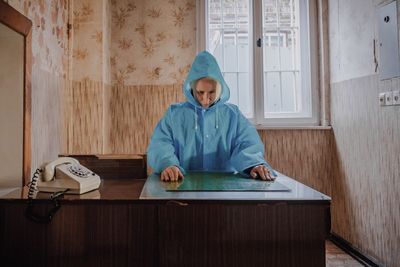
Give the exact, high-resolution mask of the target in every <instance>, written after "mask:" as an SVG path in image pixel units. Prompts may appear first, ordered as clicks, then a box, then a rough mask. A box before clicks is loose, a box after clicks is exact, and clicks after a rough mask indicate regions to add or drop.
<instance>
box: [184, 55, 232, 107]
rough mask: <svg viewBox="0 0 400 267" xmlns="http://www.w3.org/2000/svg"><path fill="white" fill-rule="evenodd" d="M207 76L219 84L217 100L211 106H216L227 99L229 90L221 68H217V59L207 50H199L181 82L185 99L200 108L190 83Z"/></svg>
mask: <svg viewBox="0 0 400 267" xmlns="http://www.w3.org/2000/svg"><path fill="white" fill-rule="evenodd" d="M204 77H209V78H212V79H213V80H215V81H217V82H218V83H219V84H220V86H221V95H220V97H219V100H216V103H215V104H214V105H213V106H212V107H214V106H218V105H221V104H223V103H225V102H226V101H228V100H229V96H230V91H229V87H228V85H227V84H226V82H225V80H224V77H223V76H222V73H221V70H220V69H219V66H218V63H217V60H216V59H215V58H214V56H213V55H211V54H210V53H209V52H207V51H203V52H200V53H199V54H198V55H197V56H196V58H195V59H194V61H193V64H192V67H191V69H190V71H189V74H188V76H187V77H186V80H185V83H184V84H183V93H184V94H185V96H186V99H187V101H188V102H189V103H191V104H192V105H193V106H195V107H198V108H202V107H201V105H200V104H199V103H198V102H197V100H196V99H195V97H194V96H193V94H192V84H193V83H194V82H195V81H197V80H198V79H201V78H204Z"/></svg>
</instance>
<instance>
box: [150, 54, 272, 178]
mask: <svg viewBox="0 0 400 267" xmlns="http://www.w3.org/2000/svg"><path fill="white" fill-rule="evenodd" d="M183 91H184V94H185V96H186V99H187V101H186V102H183V103H177V104H173V105H171V106H170V107H169V108H168V110H167V111H166V113H165V115H164V117H163V118H162V119H161V120H160V121H159V123H158V124H157V126H156V128H155V130H154V133H153V135H152V137H151V140H150V144H149V146H148V148H147V156H148V163H149V165H150V167H151V168H152V169H153V171H154V172H155V173H157V174H161V180H163V181H177V180H178V179H180V178H183V177H184V174H185V172H186V171H188V170H197V171H199V170H200V171H223V172H235V171H238V172H241V173H244V174H248V175H250V176H251V177H253V178H256V177H259V178H261V179H263V180H273V179H275V176H276V174H275V172H274V170H273V169H272V168H271V166H270V165H269V164H268V163H267V162H266V161H265V159H264V145H263V143H262V142H261V140H260V137H259V135H258V133H257V131H256V129H255V128H254V127H253V126H252V125H251V123H250V122H249V121H248V120H247V119H246V118H245V117H244V116H243V114H242V113H241V112H240V111H239V109H238V107H237V106H235V105H233V104H230V103H226V102H227V101H228V99H229V94H230V92H229V87H228V85H227V84H226V82H225V80H224V78H223V76H222V73H221V71H220V69H219V66H218V63H217V61H216V60H215V58H214V57H213V56H212V55H211V54H210V53H208V52H207V51H203V52H201V53H199V54H198V55H197V56H196V58H195V59H194V62H193V64H192V67H191V69H190V71H189V74H188V76H187V78H186V81H185V83H184V85H183Z"/></svg>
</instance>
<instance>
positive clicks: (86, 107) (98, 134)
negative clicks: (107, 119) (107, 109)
mask: <svg viewBox="0 0 400 267" xmlns="http://www.w3.org/2000/svg"><path fill="white" fill-rule="evenodd" d="M104 88H105V87H104V86H103V84H102V83H101V82H95V81H90V80H83V81H72V82H71V83H70V84H69V88H66V92H65V97H66V99H67V101H65V102H64V110H65V111H64V114H63V115H64V116H65V118H64V122H65V125H64V128H65V133H66V136H65V137H66V140H65V143H64V151H62V153H64V152H67V153H69V154H101V153H102V152H103V139H104V137H103V136H104V134H103V132H104V126H103V124H104V109H103V108H104V104H103V102H104Z"/></svg>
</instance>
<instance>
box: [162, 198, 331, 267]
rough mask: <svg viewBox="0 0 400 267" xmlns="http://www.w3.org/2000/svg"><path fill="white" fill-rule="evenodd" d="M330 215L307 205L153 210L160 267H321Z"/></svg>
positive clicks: (178, 206)
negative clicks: (155, 214) (156, 218)
mask: <svg viewBox="0 0 400 267" xmlns="http://www.w3.org/2000/svg"><path fill="white" fill-rule="evenodd" d="M328 211H329V209H328V207H327V206H324V205H310V204H305V205H304V204H288V203H284V202H282V203H277V204H245V203H244V204H215V205H205V204H188V203H185V202H171V204H169V205H163V206H159V208H158V228H159V230H158V231H159V247H160V263H161V266H230V267H231V266H232V267H233V266H282V267H283V266H292V267H301V266H305V267H312V266H319V267H322V266H325V238H326V236H327V234H328V231H327V230H328V229H327V227H326V226H327V225H326V222H327V221H328V220H329V212H328Z"/></svg>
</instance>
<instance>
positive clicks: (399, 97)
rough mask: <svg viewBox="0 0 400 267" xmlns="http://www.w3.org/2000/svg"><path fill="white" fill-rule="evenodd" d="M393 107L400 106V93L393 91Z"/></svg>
mask: <svg viewBox="0 0 400 267" xmlns="http://www.w3.org/2000/svg"><path fill="white" fill-rule="evenodd" d="M393 105H400V91H399V90H397V91H393Z"/></svg>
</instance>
